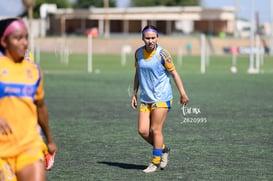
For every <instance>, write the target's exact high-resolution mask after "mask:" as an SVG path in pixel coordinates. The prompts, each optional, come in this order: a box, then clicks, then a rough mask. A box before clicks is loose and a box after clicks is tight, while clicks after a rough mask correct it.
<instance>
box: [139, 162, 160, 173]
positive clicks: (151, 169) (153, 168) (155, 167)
mask: <svg viewBox="0 0 273 181" xmlns="http://www.w3.org/2000/svg"><path fill="white" fill-rule="evenodd" d="M157 170H160V167H159V165H155V164H153V163H150V164H149V166H148V167H147V168H145V169H144V170H143V172H145V173H152V172H155V171H157Z"/></svg>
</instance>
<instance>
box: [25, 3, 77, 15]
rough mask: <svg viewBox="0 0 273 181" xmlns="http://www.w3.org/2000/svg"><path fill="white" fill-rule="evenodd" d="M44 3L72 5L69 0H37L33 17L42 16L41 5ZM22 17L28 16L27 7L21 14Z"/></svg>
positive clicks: (66, 6)
mask: <svg viewBox="0 0 273 181" xmlns="http://www.w3.org/2000/svg"><path fill="white" fill-rule="evenodd" d="M44 3H47V4H56V5H57V7H58V8H69V7H72V6H71V4H70V3H69V2H68V0H36V3H35V6H34V8H33V17H34V18H39V17H40V6H41V5H42V4H44ZM20 16H21V17H23V16H27V9H26V10H25V11H24V12H23V13H22V14H21V15H20Z"/></svg>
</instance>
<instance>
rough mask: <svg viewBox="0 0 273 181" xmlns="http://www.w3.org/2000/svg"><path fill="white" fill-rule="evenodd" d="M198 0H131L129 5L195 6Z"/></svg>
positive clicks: (198, 3)
mask: <svg viewBox="0 0 273 181" xmlns="http://www.w3.org/2000/svg"><path fill="white" fill-rule="evenodd" d="M197 5H200V0H145V1H144V0H131V6H137V7H139V6H140V7H141V6H197Z"/></svg>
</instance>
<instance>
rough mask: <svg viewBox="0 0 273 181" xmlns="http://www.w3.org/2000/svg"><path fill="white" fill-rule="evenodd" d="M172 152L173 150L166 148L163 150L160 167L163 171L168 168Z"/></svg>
mask: <svg viewBox="0 0 273 181" xmlns="http://www.w3.org/2000/svg"><path fill="white" fill-rule="evenodd" d="M170 152H171V148H170V147H167V146H166V147H165V148H164V150H163V154H162V157H161V161H160V165H159V166H160V168H161V169H164V168H165V167H166V166H167V164H168V161H169V160H168V157H169V154H170Z"/></svg>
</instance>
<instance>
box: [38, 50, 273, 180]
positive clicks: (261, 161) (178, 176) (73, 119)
mask: <svg viewBox="0 0 273 181" xmlns="http://www.w3.org/2000/svg"><path fill="white" fill-rule="evenodd" d="M132 57H133V56H132ZM132 57H128V59H127V63H126V65H125V66H121V64H120V56H118V55H94V57H93V72H92V73H87V56H86V55H71V56H70V59H69V64H67V65H65V64H62V63H61V62H60V60H59V59H60V57H59V55H57V54H54V53H53V54H42V55H41V61H40V64H41V67H42V68H43V71H44V76H45V86H46V103H47V106H48V110H49V117H50V126H51V129H52V132H53V134H54V137H55V140H56V142H57V144H58V146H59V152H58V153H57V155H56V160H55V165H54V168H53V170H51V171H49V172H47V177H48V180H49V181H89V180H90V181H93V180H94V181H99V180H102V181H104V180H105V181H108V180H122V181H123V180H126V181H127V180H130V181H133V180H137V181H139V180H141V181H142V180H156V181H158V180H216V181H219V180H247V181H249V180H272V179H273V172H272V168H273V144H272V143H273V112H272V111H273V103H272V98H273V96H272V95H273V79H272V78H273V74H272V73H273V59H272V57H265V59H264V65H263V66H262V71H263V73H261V74H256V75H253V74H251V75H250V74H247V73H246V72H247V69H248V57H243V56H242V57H238V73H237V74H231V73H230V71H229V68H230V66H231V57H229V56H221V57H211V58H210V62H209V65H208V66H207V72H206V74H200V58H199V57H184V58H183V62H182V64H181V65H180V64H178V63H176V67H177V70H178V71H179V73H180V74H181V76H182V79H183V82H184V86H185V88H186V91H187V93H188V96H189V97H190V101H191V102H190V103H189V104H188V105H187V107H186V108H184V109H181V106H180V105H179V104H178V100H179V97H178V92H177V89H176V87H175V86H174V87H173V90H174V104H173V108H172V110H171V111H170V112H169V115H168V118H167V121H166V124H165V127H164V135H165V142H166V144H168V145H170V146H171V148H172V151H171V155H170V162H169V165H168V167H167V168H166V169H165V170H163V171H158V172H156V173H151V174H144V173H143V172H142V169H144V168H145V167H146V166H147V164H148V163H149V161H150V159H151V149H152V148H151V147H150V146H149V145H148V144H146V143H145V142H144V141H143V140H142V139H141V138H140V136H139V135H138V133H137V111H133V110H132V109H131V108H130V101H131V99H130V92H131V91H132V86H133V75H134V62H133V58H132ZM175 58H176V57H174V59H175ZM183 110H184V111H185V110H186V113H185V115H184V114H183ZM196 110H197V111H198V112H196Z"/></svg>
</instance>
